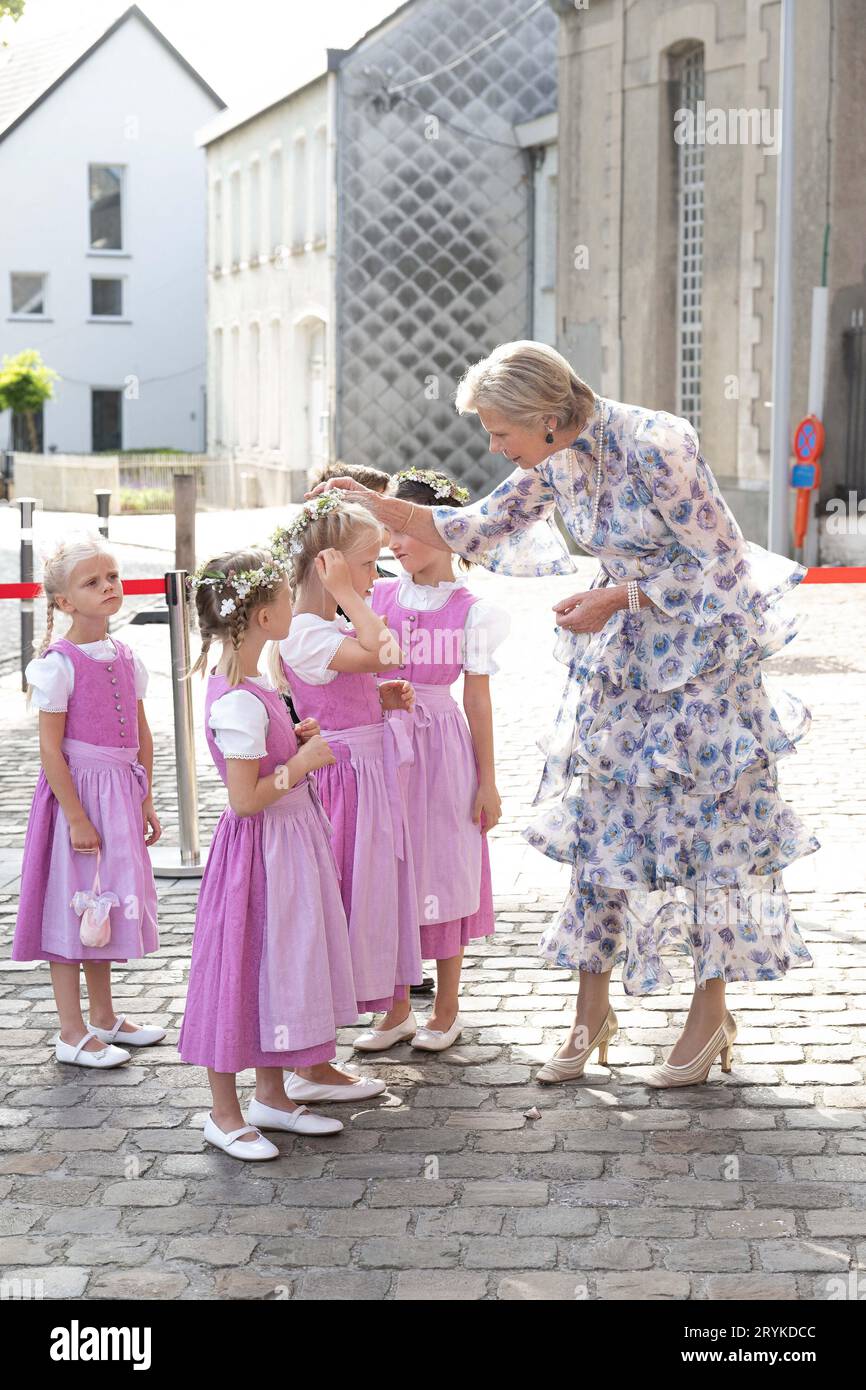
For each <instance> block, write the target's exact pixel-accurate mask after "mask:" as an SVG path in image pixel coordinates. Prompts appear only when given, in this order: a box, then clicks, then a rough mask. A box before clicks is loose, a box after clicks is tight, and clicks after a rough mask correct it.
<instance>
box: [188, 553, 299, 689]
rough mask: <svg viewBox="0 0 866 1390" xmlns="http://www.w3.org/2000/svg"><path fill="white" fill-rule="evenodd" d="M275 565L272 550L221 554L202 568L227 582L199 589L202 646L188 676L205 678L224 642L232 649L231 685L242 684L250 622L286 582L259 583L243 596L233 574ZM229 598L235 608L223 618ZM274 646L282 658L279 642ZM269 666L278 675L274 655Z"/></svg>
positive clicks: (197, 603) (196, 603)
mask: <svg viewBox="0 0 866 1390" xmlns="http://www.w3.org/2000/svg"><path fill="white" fill-rule="evenodd" d="M272 562H273V556H272V554H271V552H270V551H269V550H259V549H256V550H239V551H232V552H228V553H226V554H224V555H217V556H215V557H214V558H213V559H212V560H208V562H207V564H206V565H203V566H202V570H203V571H207V572H208V573H213V574H222V575H224V576H225V583H224V584H201V585H199V587H197V588H196V590H195V607H196V613H197V615H198V624H199V632H200V633H201V641H202V646H201V651H200V652H199V654H198V657H197V658H196V660H195V662H194V663H193V665H192V666H191V667H190V669H189V671H188V673H187V675H188V676H193V675H195V673H196V671H200V672H201V674H202V675H203V676H204V675H206V673H207V669H208V653H209V651H210V648H211V644H212V643H213V642H222V644H223V646H230V647H231V653H230V655H229V661H228V672H227V680H228V682H229V685H240V683H241V681H242V680H243V676H242V675H241V663H240V652H241V647H242V646H243V641H244V634H245V633H246V631H247V628H248V627H249V625H250V619H251V618H252V616H253V613H254V612H255V611H256V609H257V608H262V607H266V606H267V605H268V604H270V603H273V601H274V599H275V597H276V595H277V592H278V590H279V587H280V584H282V582H283V579H282V578H280V580H279V581H275V582H274V583H273V584H257V585H256V586H255V587H254V588H252V589H250V590H249V592H248V593H246V594H243V595H241V594H239V593H238V592H237V591H236V590H235V589H233V588H232V585H231V580H232V575H240V574H243V573H244V572H246V571H249V570H257V569H260V568H261V567H262V566H263V565H267V564H269V563H272ZM226 595H228V596H230V597H231V598H232V600H233V602H234V607H233V609H232V611H231V612H230V613H227V614H225V615H223V614H222V613H221V611H220V610H221V608H222V606H223V601H224V599H225V597H226ZM270 645H271V646H272V647H273V648H274V651H275V652H276V653H277V655H279V649H278V647H277V646H276V643H271V644H270ZM269 667H270V671H271V675H272V676H275V674H276V671H275V665H274V662H273V652H272V653H270V654H269Z"/></svg>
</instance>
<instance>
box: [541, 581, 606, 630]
mask: <svg viewBox="0 0 866 1390" xmlns="http://www.w3.org/2000/svg"><path fill="white" fill-rule="evenodd" d="M621 607H622V603H621V602H620V598H619V595H618V593H616V592H615V590H613V589H590V590H588V591H587V592H586V593H583V594H571V595H570V597H569V598H564V599H560V601H559V603H555V604H554V605H553V611H554V613H555V614H556V623H557V626H558V627H562V628H565V630H566V632H601V629H602V628H603V627H604V625H605V623H606V622H607V620H608V618H610V616H611V614H613V613H615V612H616V611H617V609H618V608H621Z"/></svg>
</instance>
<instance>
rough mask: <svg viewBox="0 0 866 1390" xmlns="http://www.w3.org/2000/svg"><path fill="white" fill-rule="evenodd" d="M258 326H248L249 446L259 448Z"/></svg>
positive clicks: (254, 324) (252, 324) (255, 324)
mask: <svg viewBox="0 0 866 1390" xmlns="http://www.w3.org/2000/svg"><path fill="white" fill-rule="evenodd" d="M259 341H260V334H259V325H258V324H257V323H251V324H250V444H251V446H252V447H253V448H254V449H257V448H258V446H259V443H260V442H261V440H260V432H259V395H260V392H259Z"/></svg>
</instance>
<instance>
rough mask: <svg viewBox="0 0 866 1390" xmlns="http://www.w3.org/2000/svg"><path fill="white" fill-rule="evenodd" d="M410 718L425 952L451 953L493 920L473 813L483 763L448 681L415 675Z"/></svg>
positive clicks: (486, 863)
mask: <svg viewBox="0 0 866 1390" xmlns="http://www.w3.org/2000/svg"><path fill="white" fill-rule="evenodd" d="M394 717H396V718H399V719H403V720H405V721H406V722H407V723H408V724H410V725H411V730H412V749H413V753H414V755H415V756H414V761H413V763H412V765H411V766H410V768H409V776H408V798H409V823H410V825H411V827H412V847H413V852H414V857H415V877H416V882H417V888H418V912H419V917H420V921H421V955H422V957H423V958H424V960H449V959H450V958H451V957H452V956H456V955H457V954H458V953H459V952H460V951H461V950H462V949H463V947H464V946H466V945H467V944H468V942H470V941H472V940H475V939H476V938H478V937H482V936H490V935H491V934H492V933H493V931H494V928H495V921H494V916H493V889H492V884H491V877H490V853H489V850H488V846H487V836H486V834H484V833H483V832H482V829H481V827H479V826H478V825H476V824H475V823H474V822H473V820H472V807H473V803H474V801H475V796H476V793H477V791H478V766H477V763H476V761H475V750H474V748H473V746H472V735H471V734H470V732H469V728H468V726H467V724H466V720H465V719H464V717H463V715H462V713H461V711H460V708H459V706H458V705H457V702H456V701H455V699H454V697H453V696H452V694H451V692H450V690H449V688H448V687H447V686H444V685H432V684H429V685H428V684H422V683H417V684H416V686H415V711H414V713H413V714H411V715H397V716H392V718H394Z"/></svg>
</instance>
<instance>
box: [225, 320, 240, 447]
mask: <svg viewBox="0 0 866 1390" xmlns="http://www.w3.org/2000/svg"><path fill="white" fill-rule="evenodd" d="M240 385H241V334H240V329H239V328H233V329H232V360H231V397H230V399H231V405H230V407H229V409H230V411H231V414H230V416H229V440H228V442H229V444H230V445H231V446H232V448H233V449H236V448H237V446H238V444H239V443H240V440H239V438H238V401H239V399H240Z"/></svg>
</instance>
